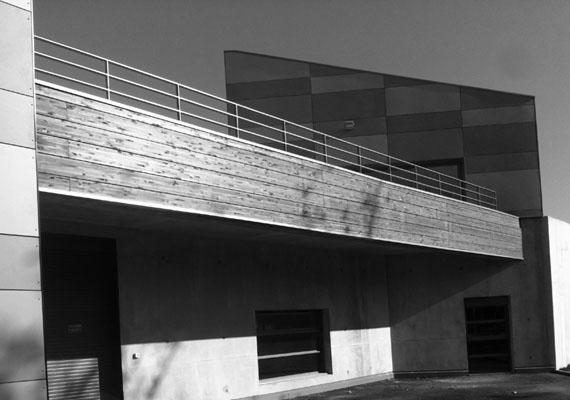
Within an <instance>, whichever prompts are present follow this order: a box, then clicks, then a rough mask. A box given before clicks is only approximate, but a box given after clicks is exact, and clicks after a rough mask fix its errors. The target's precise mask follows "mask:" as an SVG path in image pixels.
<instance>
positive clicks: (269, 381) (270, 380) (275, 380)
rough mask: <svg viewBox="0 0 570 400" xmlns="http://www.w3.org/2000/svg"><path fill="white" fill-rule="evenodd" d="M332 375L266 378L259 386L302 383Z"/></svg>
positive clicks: (310, 373)
mask: <svg viewBox="0 0 570 400" xmlns="http://www.w3.org/2000/svg"><path fill="white" fill-rule="evenodd" d="M328 375H332V374H328V373H326V372H317V371H315V372H305V373H302V374H295V375H286V376H278V377H276V378H267V379H263V380H260V381H259V386H264V385H271V384H276V383H283V382H291V381H302V380H306V379H314V378H317V377H321V376H323V377H324V376H328Z"/></svg>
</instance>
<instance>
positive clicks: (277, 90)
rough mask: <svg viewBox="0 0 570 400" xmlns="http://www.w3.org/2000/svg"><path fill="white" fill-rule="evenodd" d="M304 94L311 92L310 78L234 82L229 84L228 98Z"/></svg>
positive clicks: (234, 99) (245, 98) (261, 97)
mask: <svg viewBox="0 0 570 400" xmlns="http://www.w3.org/2000/svg"><path fill="white" fill-rule="evenodd" d="M303 94H311V80H310V79H309V78H298V79H283V80H278V81H263V82H244V83H233V84H231V85H228V86H227V95H228V98H229V99H232V100H233V101H237V100H249V99H263V98H266V97H286V96H299V95H303Z"/></svg>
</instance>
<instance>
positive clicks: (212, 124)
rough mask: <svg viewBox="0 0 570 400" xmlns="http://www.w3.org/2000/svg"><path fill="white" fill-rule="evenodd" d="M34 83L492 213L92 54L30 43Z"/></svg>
mask: <svg viewBox="0 0 570 400" xmlns="http://www.w3.org/2000/svg"><path fill="white" fill-rule="evenodd" d="M35 48H36V51H35V56H36V59H35V64H36V79H39V80H44V81H47V82H51V83H56V84H60V85H64V86H66V87H69V88H71V89H76V90H81V91H83V92H86V93H90V94H94V95H97V96H100V97H103V98H105V99H107V100H112V101H117V102H121V103H123V104H126V105H131V106H135V107H139V108H142V109H145V110H148V111H152V112H155V113H159V114H161V115H163V116H166V117H170V118H174V119H177V120H179V121H182V122H188V123H193V124H196V125H199V126H203V127H205V128H211V129H216V130H217V131H220V127H222V128H224V129H227V133H228V134H230V135H232V136H236V137H239V138H242V139H246V140H249V141H252V142H256V143H259V144H263V145H266V146H270V147H273V148H278V149H281V150H284V151H287V152H290V153H294V154H297V155H301V156H305V157H309V158H311V159H313V160H319V161H324V162H325V163H328V164H332V165H336V166H340V167H344V168H347V169H350V170H352V171H356V172H360V173H362V174H366V175H369V176H373V177H376V178H379V179H382V180H386V181H390V182H395V183H399V184H402V185H405V186H410V187H413V188H416V189H420V190H425V191H429V192H432V193H437V194H440V195H444V196H448V197H452V198H456V199H459V200H463V201H468V202H471V203H474V204H478V205H482V206H485V207H489V208H496V206H497V197H496V193H495V191H493V190H491V189H487V188H484V187H482V186H479V185H475V184H472V183H469V182H466V181H464V180H461V179H458V178H455V177H453V176H450V175H446V174H442V173H440V172H437V171H434V170H431V169H429V168H425V167H422V166H420V165H417V164H413V163H410V162H407V161H404V160H401V159H398V158H395V157H392V156H389V155H387V154H383V153H380V152H378V151H375V150H371V149H368V148H365V147H362V146H359V145H356V144H354V143H351V142H349V141H346V140H343V139H340V138H337V137H335V136H331V135H327V134H325V133H322V132H318V131H316V130H314V129H311V128H309V127H306V126H303V125H301V124H297V123H294V122H291V121H287V120H285V119H282V118H279V117H276V116H274V115H270V114H268V113H264V112H261V111H258V110H255V109H253V108H250V107H247V106H244V105H242V104H238V103H235V102H232V101H228V100H226V99H224V98H222V97H218V96H215V95H212V94H209V93H206V92H204V91H201V90H198V89H194V88H192V87H189V86H186V85H183V84H180V83H177V82H174V81H172V80H169V79H165V78H162V77H160V76H157V75H154V74H151V73H148V72H144V71H141V70H139V69H137V68H133V67H130V66H128V65H125V64H122V63H118V62H115V61H112V60H109V59H106V58H103V57H99V56H97V55H94V54H91V53H88V52H85V51H82V50H79V49H75V48H73V47H70V46H66V45H64V44H61V43H57V42H54V41H52V40H49V39H45V38H41V37H38V36H36V37H35Z"/></svg>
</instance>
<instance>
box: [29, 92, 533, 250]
mask: <svg viewBox="0 0 570 400" xmlns="http://www.w3.org/2000/svg"><path fill="white" fill-rule="evenodd" d="M37 131H38V137H37V142H38V153H39V155H38V164H39V182H40V187H41V188H44V189H50V188H51V189H58V190H60V191H66V192H69V193H70V194H80V195H84V196H90V195H97V196H104V197H107V198H113V199H118V200H123V201H136V202H139V203H148V204H149V206H159V207H160V206H164V207H179V208H182V209H186V210H188V211H189V212H196V213H204V214H211V215H218V216H225V217H229V218H239V219H246V220H252V221H257V222H262V223H268V224H278V225H286V226H291V227H296V228H305V229H311V230H317V231H324V232H330V233H336V234H342V235H348V236H356V237H365V238H371V239H377V240H387V241H393V242H399V243H405V244H412V245H420V246H426V247H438V248H445V249H449V250H457V251H465V252H473V253H483V254H490V255H496V256H502V257H512V258H520V257H522V250H521V233H520V228H519V226H518V219H517V218H516V217H513V216H510V215H507V214H504V213H500V212H497V211H494V210H489V209H485V208H482V207H479V206H474V205H472V204H468V203H463V202H458V201H455V200H452V199H447V198H444V197H441V196H437V195H434V194H431V193H428V192H423V191H418V190H415V189H411V188H408V187H404V186H399V185H396V184H390V183H387V182H382V181H378V180H375V179H372V178H369V177H366V176H363V175H359V174H356V173H353V172H350V171H347V170H343V169H339V168H335V167H332V166H329V165H324V164H322V163H319V162H315V161H312V160H310V159H303V158H299V157H295V156H291V155H290V154H285V153H282V152H278V151H274V150H271V149H267V148H264V147H261V146H258V145H255V144H252V143H249V142H245V141H241V140H238V139H235V138H233V137H231V136H227V135H223V134H217V133H213V132H209V131H207V130H202V129H199V128H196V127H191V126H189V125H187V124H180V123H177V122H176V121H173V120H165V119H161V118H156V117H154V116H152V115H149V114H145V113H143V112H141V113H138V112H136V111H134V110H133V109H129V108H124V107H121V106H118V105H115V104H112V103H107V102H105V101H100V100H95V99H92V98H88V97H83V96H77V95H74V94H71V93H66V92H64V91H61V90H58V89H57V88H52V87H47V86H42V85H39V86H38V88H37Z"/></svg>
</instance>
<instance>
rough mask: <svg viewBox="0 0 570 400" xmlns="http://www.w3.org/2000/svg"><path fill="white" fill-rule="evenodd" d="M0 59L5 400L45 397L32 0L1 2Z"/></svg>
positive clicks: (0, 372) (0, 360) (1, 376)
mask: <svg viewBox="0 0 570 400" xmlns="http://www.w3.org/2000/svg"><path fill="white" fill-rule="evenodd" d="M0 54H1V55H2V56H1V57H2V62H0V188H1V189H0V212H1V215H2V217H1V218H0V254H1V256H0V398H1V399H5V400H19V399H30V400H35V399H45V398H46V391H45V363H44V350H43V324H42V307H41V283H40V281H41V279H40V262H39V243H38V207H37V183H36V181H37V179H36V152H35V139H34V135H35V131H34V118H35V111H34V84H33V76H34V75H33V54H32V8H31V2H30V1H26V0H8V1H5V0H4V1H0Z"/></svg>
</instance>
